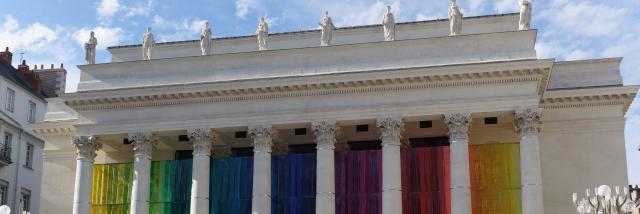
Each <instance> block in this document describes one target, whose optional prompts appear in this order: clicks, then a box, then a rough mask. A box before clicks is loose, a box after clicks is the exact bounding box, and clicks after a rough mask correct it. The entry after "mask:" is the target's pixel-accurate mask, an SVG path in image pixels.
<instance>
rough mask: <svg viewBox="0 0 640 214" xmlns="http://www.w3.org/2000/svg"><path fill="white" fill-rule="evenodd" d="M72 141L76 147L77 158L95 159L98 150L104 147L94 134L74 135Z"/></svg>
mask: <svg viewBox="0 0 640 214" xmlns="http://www.w3.org/2000/svg"><path fill="white" fill-rule="evenodd" d="M71 141H72V143H73V145H74V146H75V147H76V155H77V157H76V159H78V160H83V159H87V160H91V161H93V160H94V159H95V157H96V151H98V150H99V149H100V148H102V143H100V142H98V141H97V140H96V138H95V137H93V136H74V137H73V138H72V139H71Z"/></svg>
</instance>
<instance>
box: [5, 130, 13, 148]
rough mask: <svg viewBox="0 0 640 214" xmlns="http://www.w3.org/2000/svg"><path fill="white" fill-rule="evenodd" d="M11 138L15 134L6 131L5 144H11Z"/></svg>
mask: <svg viewBox="0 0 640 214" xmlns="http://www.w3.org/2000/svg"><path fill="white" fill-rule="evenodd" d="M11 138H13V135H11V133H9V132H5V133H4V146H11Z"/></svg>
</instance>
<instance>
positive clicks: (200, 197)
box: [187, 128, 216, 214]
mask: <svg viewBox="0 0 640 214" xmlns="http://www.w3.org/2000/svg"><path fill="white" fill-rule="evenodd" d="M187 134H188V136H189V139H190V140H191V142H192V143H193V170H192V173H191V206H190V213H191V214H199V213H209V181H210V180H209V175H210V174H209V173H210V165H211V162H210V161H211V157H210V156H211V141H212V140H215V139H216V135H215V132H211V131H210V130H209V129H208V128H195V129H189V130H187Z"/></svg>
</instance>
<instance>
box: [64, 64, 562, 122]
mask: <svg viewBox="0 0 640 214" xmlns="http://www.w3.org/2000/svg"><path fill="white" fill-rule="evenodd" d="M511 63H512V64H514V63H515V64H517V65H518V66H516V67H514V68H512V69H505V68H502V67H501V66H499V65H500V63H493V64H492V65H495V66H494V67H493V68H492V69H490V70H487V69H486V68H485V69H484V70H482V71H474V70H473V69H470V70H465V68H464V67H465V65H457V66H454V67H457V70H456V71H457V72H448V73H447V72H440V73H437V72H434V73H432V72H428V71H418V72H416V69H429V68H431V67H427V68H411V69H389V70H380V71H375V72H373V73H371V75H366V74H367V73H366V72H357V73H356V72H354V73H348V74H345V73H339V74H333V75H319V76H305V77H291V78H278V79H277V80H274V79H268V80H252V81H267V82H268V83H275V82H278V81H279V80H287V79H294V80H295V81H280V82H281V83H283V84H278V85H276V84H268V85H265V84H246V83H243V82H240V83H239V84H235V85H234V86H236V87H215V84H219V85H220V84H229V85H231V84H230V83H206V84H212V85H211V86H213V87H205V86H206V84H204V85H203V84H193V85H192V86H189V85H179V86H165V87H154V89H148V90H147V89H145V88H137V89H128V90H127V89H122V90H109V91H96V92H83V93H78V94H71V95H67V97H65V100H66V102H65V103H66V104H67V105H68V106H70V107H72V108H73V109H75V110H76V111H87V110H108V109H122V108H135V107H150V106H163V105H182V104H192V103H210V102H232V101H242V100H257V99H274V98H283V97H304V96H321V95H335V94H353V93H368V92H382V91H401V90H412V89H426V88H446V87H465V86H478V85H495V84H509V83H521V82H530V81H536V82H539V84H538V85H539V91H538V93H539V94H542V93H544V91H545V90H544V89H545V88H546V83H547V81H548V76H549V73H550V70H551V65H552V61H550V60H525V61H520V62H511ZM490 64H491V63H490ZM522 65H528V66H524V67H527V68H524V67H523V66H522ZM466 66H469V65H466ZM471 66H485V67H486V66H487V65H486V64H482V65H471ZM497 68H501V70H498V69H497ZM502 69H505V70H502ZM397 70H401V71H400V72H403V71H402V70H406V71H407V72H405V73H409V74H410V75H406V74H405V75H386V74H385V73H387V72H395V71H397ZM460 71H466V73H462V72H460ZM363 74H364V75H363ZM383 74H385V75H383ZM398 74H400V73H398ZM334 75H337V76H341V75H344V77H345V78H340V79H338V80H336V81H327V80H326V79H328V76H332V78H333V77H335V76H334ZM350 75H352V76H350ZM356 75H360V76H356ZM354 76H356V77H355V78H354ZM377 76H379V78H375V77H377ZM364 77H366V78H368V79H362V78H364ZM372 77H373V78H372ZM323 79H325V82H320V81H321V80H323ZM301 83H302V84H301ZM238 85H241V86H244V87H238ZM251 86H253V87H251ZM177 87H179V88H177ZM189 87H191V88H192V90H184V89H185V88H189ZM176 88H177V90H175V89H176ZM181 89H182V90H181ZM193 89H195V90H193ZM133 91H137V92H140V93H135V92H133ZM135 94H139V95H135Z"/></svg>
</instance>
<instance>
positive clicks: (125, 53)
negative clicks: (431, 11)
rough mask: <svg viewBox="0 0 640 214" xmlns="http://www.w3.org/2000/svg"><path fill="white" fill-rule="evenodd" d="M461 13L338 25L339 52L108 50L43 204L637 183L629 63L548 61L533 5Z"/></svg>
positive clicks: (320, 203)
mask: <svg viewBox="0 0 640 214" xmlns="http://www.w3.org/2000/svg"><path fill="white" fill-rule="evenodd" d="M462 23H463V24H464V27H463V30H462V32H461V33H459V34H458V35H456V36H449V22H448V20H432V21H422V22H410V23H398V24H397V26H396V29H397V33H396V35H395V40H394V41H384V40H383V38H384V37H383V33H382V29H381V28H382V27H381V26H380V25H371V26H357V27H348V28H339V29H337V30H336V31H335V32H334V35H333V41H332V45H330V46H324V47H320V45H319V44H320V39H319V38H320V34H321V33H320V31H317V30H311V31H302V32H287V33H276V34H270V35H269V37H268V42H269V46H268V47H269V50H263V51H257V46H256V37H255V36H243V37H231V38H216V39H214V40H213V41H212V43H213V45H212V46H213V49H212V54H210V55H201V50H200V47H199V41H181V42H170V43H160V44H158V45H156V46H155V47H154V49H153V55H152V59H151V60H142V56H141V54H140V52H141V47H140V45H131V46H118V47H110V48H109V49H108V50H109V52H110V53H111V54H112V62H109V63H103V64H95V65H80V66H79V68H80V70H81V80H80V83H79V85H78V91H77V92H75V93H70V94H66V95H64V96H63V97H62V99H61V100H59V103H58V104H59V105H58V106H60V107H59V108H57V109H55V110H54V111H50V113H52V115H56V118H57V119H52V120H50V121H48V122H45V123H44V124H39V125H38V127H36V129H37V131H38V133H39V134H42V136H43V137H44V138H45V139H47V143H48V144H49V143H50V144H51V145H53V146H52V147H49V148H47V149H46V151H45V157H46V160H45V162H46V163H45V164H46V165H47V167H49V164H51V166H52V168H50V169H46V170H47V171H45V177H50V178H54V177H55V178H57V179H56V180H57V181H59V182H53V181H43V185H44V186H45V187H46V188H50V187H51V190H50V191H49V190H48V191H49V192H48V193H47V194H43V196H42V203H43V207H46V208H44V209H49V211H48V212H47V213H107V212H116V213H129V212H130V213H189V212H191V213H261V214H262V213H314V212H315V213H356V212H357V213H453V214H468V213H475V214H479V213H525V214H533V213H536V214H537V213H572V212H574V208H573V207H572V206H571V198H570V196H571V193H572V192H574V191H575V190H579V189H583V188H584V187H588V186H595V185H598V184H602V183H607V184H617V185H621V186H623V185H626V184H627V172H626V158H625V156H624V155H625V143H624V124H625V123H624V115H625V112H626V110H627V108H628V106H629V104H630V103H631V102H632V100H633V98H634V97H635V94H636V92H637V91H638V87H637V86H623V85H622V80H621V76H620V74H619V67H620V62H621V60H622V59H621V58H614V59H595V60H586V61H570V62H557V61H556V60H554V59H539V58H537V57H536V51H535V43H536V36H537V33H538V32H537V31H536V30H519V28H518V14H504V15H494V16H480V17H467V18H465V19H464V20H463V22H462ZM63 102H64V103H63ZM51 106H54V105H51ZM50 108H53V107H50ZM54 112H55V113H54ZM71 143H73V145H72V144H71ZM73 147H75V148H73ZM74 152H75V154H74ZM595 155H598V156H601V157H606V158H603V159H601V160H600V161H599V162H591V161H589V159H588V158H586V157H589V156H595ZM49 157H51V158H52V159H49ZM611 166H616V167H613V168H612V167H611ZM49 170H50V171H49ZM602 171H606V172H607V173H606V174H603V173H601V172H602ZM59 172H65V173H59ZM73 181H75V182H73ZM71 187H73V188H71ZM54 190H55V191H54ZM72 190H73V191H74V192H71V191H72ZM61 195H62V196H61ZM72 195H73V198H72ZM45 203H46V205H44V204H45Z"/></svg>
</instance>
